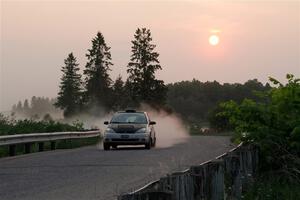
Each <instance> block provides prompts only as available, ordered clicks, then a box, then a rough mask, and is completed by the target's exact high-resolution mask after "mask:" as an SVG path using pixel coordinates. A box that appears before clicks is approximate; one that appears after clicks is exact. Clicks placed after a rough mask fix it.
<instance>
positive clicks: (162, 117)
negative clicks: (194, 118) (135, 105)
mask: <svg viewBox="0 0 300 200" xmlns="http://www.w3.org/2000/svg"><path fill="white" fill-rule="evenodd" d="M139 110H143V111H146V112H147V113H148V115H149V117H150V119H151V120H152V121H155V122H156V125H155V126H154V127H155V131H156V142H157V143H156V147H158V148H165V147H170V146H173V145H174V144H178V143H181V142H183V141H185V140H186V139H187V138H188V137H189V134H188V130H187V128H186V126H185V125H184V123H183V122H182V120H181V119H180V117H179V116H178V115H177V114H176V113H167V112H166V111H164V110H156V109H153V108H151V107H150V106H147V105H142V106H141V108H140V109H139Z"/></svg>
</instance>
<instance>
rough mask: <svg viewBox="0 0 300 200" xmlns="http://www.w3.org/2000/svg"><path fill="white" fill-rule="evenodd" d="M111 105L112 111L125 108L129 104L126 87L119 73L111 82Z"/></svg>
mask: <svg viewBox="0 0 300 200" xmlns="http://www.w3.org/2000/svg"><path fill="white" fill-rule="evenodd" d="M112 88H113V107H112V109H113V110H114V111H117V110H122V109H126V107H127V106H129V103H128V102H130V101H131V99H130V96H129V94H128V89H127V87H126V85H125V83H124V81H123V80H122V77H121V75H119V76H118V77H117V79H116V80H115V82H114V84H113V87H112Z"/></svg>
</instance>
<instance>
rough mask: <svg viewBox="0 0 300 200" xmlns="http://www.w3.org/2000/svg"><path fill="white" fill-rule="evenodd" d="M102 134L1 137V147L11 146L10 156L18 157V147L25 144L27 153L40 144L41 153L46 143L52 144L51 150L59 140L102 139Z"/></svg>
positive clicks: (35, 134) (87, 132) (74, 133)
mask: <svg viewBox="0 0 300 200" xmlns="http://www.w3.org/2000/svg"><path fill="white" fill-rule="evenodd" d="M100 136H101V132H100V131H99V130H96V131H83V132H54V133H28V134H17V135H5V136H0V147H1V146H9V155H10V156H14V155H16V145H17V144H24V146H25V153H30V152H31V146H32V144H33V143H36V142H37V143H38V147H39V151H44V142H50V143H51V150H54V149H55V148H56V141H57V140H66V139H80V138H91V137H100Z"/></svg>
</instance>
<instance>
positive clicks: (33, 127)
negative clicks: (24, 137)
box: [0, 113, 84, 135]
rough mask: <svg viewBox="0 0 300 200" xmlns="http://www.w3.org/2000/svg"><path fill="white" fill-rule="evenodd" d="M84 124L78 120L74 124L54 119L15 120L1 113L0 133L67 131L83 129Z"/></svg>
mask: <svg viewBox="0 0 300 200" xmlns="http://www.w3.org/2000/svg"><path fill="white" fill-rule="evenodd" d="M83 130H84V128H83V124H82V123H80V122H78V121H76V122H74V123H73V124H72V125H70V124H65V123H60V122H56V121H53V120H47V121H35V120H33V119H24V120H13V119H9V118H8V117H5V116H4V115H2V114H1V113H0V135H13V134H25V133H50V132H65V131H83Z"/></svg>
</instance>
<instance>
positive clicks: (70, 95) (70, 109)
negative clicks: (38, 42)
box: [24, 53, 82, 117]
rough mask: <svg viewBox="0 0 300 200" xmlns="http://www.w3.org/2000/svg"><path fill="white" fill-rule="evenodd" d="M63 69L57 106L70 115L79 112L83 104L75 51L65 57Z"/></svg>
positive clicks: (66, 114)
mask: <svg viewBox="0 0 300 200" xmlns="http://www.w3.org/2000/svg"><path fill="white" fill-rule="evenodd" d="M61 71H62V72H63V76H62V78H61V83H60V91H59V93H58V97H57V102H56V103H55V106H56V107H58V108H61V109H62V110H64V116H65V117H70V116H72V115H74V114H76V113H78V112H79V110H80V107H81V104H82V99H81V93H82V91H81V90H82V88H81V84H82V82H81V75H80V74H79V73H78V71H79V67H78V64H77V61H76V58H75V57H74V55H73V53H70V54H69V55H68V58H67V59H65V66H63V67H62V70H61ZM24 105H25V104H24Z"/></svg>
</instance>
